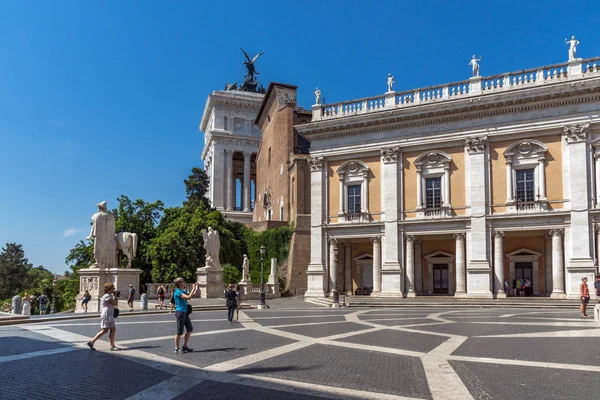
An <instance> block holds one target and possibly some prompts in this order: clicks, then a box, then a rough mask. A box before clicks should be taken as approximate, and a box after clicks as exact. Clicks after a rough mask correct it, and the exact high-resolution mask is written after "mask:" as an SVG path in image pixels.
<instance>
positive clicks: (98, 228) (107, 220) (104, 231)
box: [86, 201, 117, 268]
mask: <svg viewBox="0 0 600 400" xmlns="http://www.w3.org/2000/svg"><path fill="white" fill-rule="evenodd" d="M96 206H97V207H98V212H97V213H96V214H94V215H92V230H91V231H90V235H89V236H88V237H87V238H86V239H87V240H92V238H95V240H94V259H95V260H96V262H95V263H94V265H92V267H99V268H116V267H117V241H116V240H115V217H114V216H113V215H112V214H111V213H109V212H108V209H107V205H106V201H103V202H101V203H98V204H97V205H96Z"/></svg>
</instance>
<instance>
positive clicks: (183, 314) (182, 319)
mask: <svg viewBox="0 0 600 400" xmlns="http://www.w3.org/2000/svg"><path fill="white" fill-rule="evenodd" d="M174 283H175V288H176V289H175V292H174V294H173V297H174V299H175V318H176V319H177V333H176V335H175V353H191V352H193V351H194V350H193V349H190V348H189V347H188V340H190V336H191V335H192V331H193V330H194V327H193V326H192V321H191V320H190V315H189V314H190V312H189V311H188V307H191V305H188V302H187V301H188V300H190V299H191V298H193V297H194V296H195V295H196V293H197V292H198V284H197V283H194V284H193V285H192V291H191V293H189V294H188V292H186V291H185V290H184V287H185V281H184V280H183V278H177V279H175V281H174ZM184 327H185V336H184V337H183V347H182V348H179V342H180V340H181V335H183V328H184Z"/></svg>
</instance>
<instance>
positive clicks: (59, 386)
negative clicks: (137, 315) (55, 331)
mask: <svg viewBox="0 0 600 400" xmlns="http://www.w3.org/2000/svg"><path fill="white" fill-rule="evenodd" d="M42 377H43V379H40V378H42ZM169 377H171V375H170V374H168V373H165V372H162V371H158V370H156V369H154V368H150V367H145V366H143V365H141V364H138V363H135V362H133V361H130V360H127V359H124V358H122V357H116V356H114V355H112V354H110V353H108V354H107V353H104V352H100V351H95V352H93V351H90V350H87V349H86V350H77V351H73V352H70V353H63V354H55V355H49V356H44V357H43V358H39V359H23V360H18V361H11V362H9V363H8V364H6V365H3V369H2V390H0V399H1V400H16V399H44V400H55V399H56V400H65V399H86V400H88V399H89V400H94V399H98V400H106V399H125V398H127V397H129V396H132V395H134V394H136V393H138V392H139V391H142V390H145V389H147V388H148V387H150V386H153V385H155V384H157V383H159V382H162V381H163V380H164V379H168V378H169Z"/></svg>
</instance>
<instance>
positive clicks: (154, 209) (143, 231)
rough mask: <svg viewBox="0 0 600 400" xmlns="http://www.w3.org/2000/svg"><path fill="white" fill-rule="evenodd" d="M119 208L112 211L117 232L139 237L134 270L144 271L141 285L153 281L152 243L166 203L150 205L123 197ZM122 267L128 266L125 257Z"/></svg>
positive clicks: (159, 202) (120, 199)
mask: <svg viewBox="0 0 600 400" xmlns="http://www.w3.org/2000/svg"><path fill="white" fill-rule="evenodd" d="M117 200H118V201H119V207H118V208H117V209H114V210H112V213H113V214H114V215H115V226H116V230H117V232H132V233H136V234H137V236H138V247H137V254H136V257H135V258H134V259H133V261H132V264H131V266H132V268H139V269H141V270H142V275H141V277H140V283H142V284H143V283H146V282H151V281H152V276H151V273H152V260H151V258H150V257H149V255H148V246H149V244H150V241H151V240H152V239H153V238H155V237H156V233H157V232H156V225H157V224H158V223H159V221H160V218H161V216H162V214H163V210H164V203H163V202H162V201H160V200H157V201H155V202H154V203H148V202H146V201H144V200H142V199H137V200H135V201H132V200H130V199H129V197H127V196H125V195H121V196H120V197H119V198H118V199H117ZM121 264H122V265H121V266H123V267H124V266H125V265H126V264H127V260H126V259H125V257H123V259H122V260H121Z"/></svg>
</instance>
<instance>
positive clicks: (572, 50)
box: [565, 36, 579, 61]
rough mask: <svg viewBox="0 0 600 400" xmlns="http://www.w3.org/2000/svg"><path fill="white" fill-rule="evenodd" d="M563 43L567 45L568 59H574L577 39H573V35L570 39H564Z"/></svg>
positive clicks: (575, 57) (577, 43)
mask: <svg viewBox="0 0 600 400" xmlns="http://www.w3.org/2000/svg"><path fill="white" fill-rule="evenodd" d="M565 43H566V44H568V45H569V61H575V60H576V59H577V46H578V45H579V40H577V39H575V36H571V40H569V39H565Z"/></svg>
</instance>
